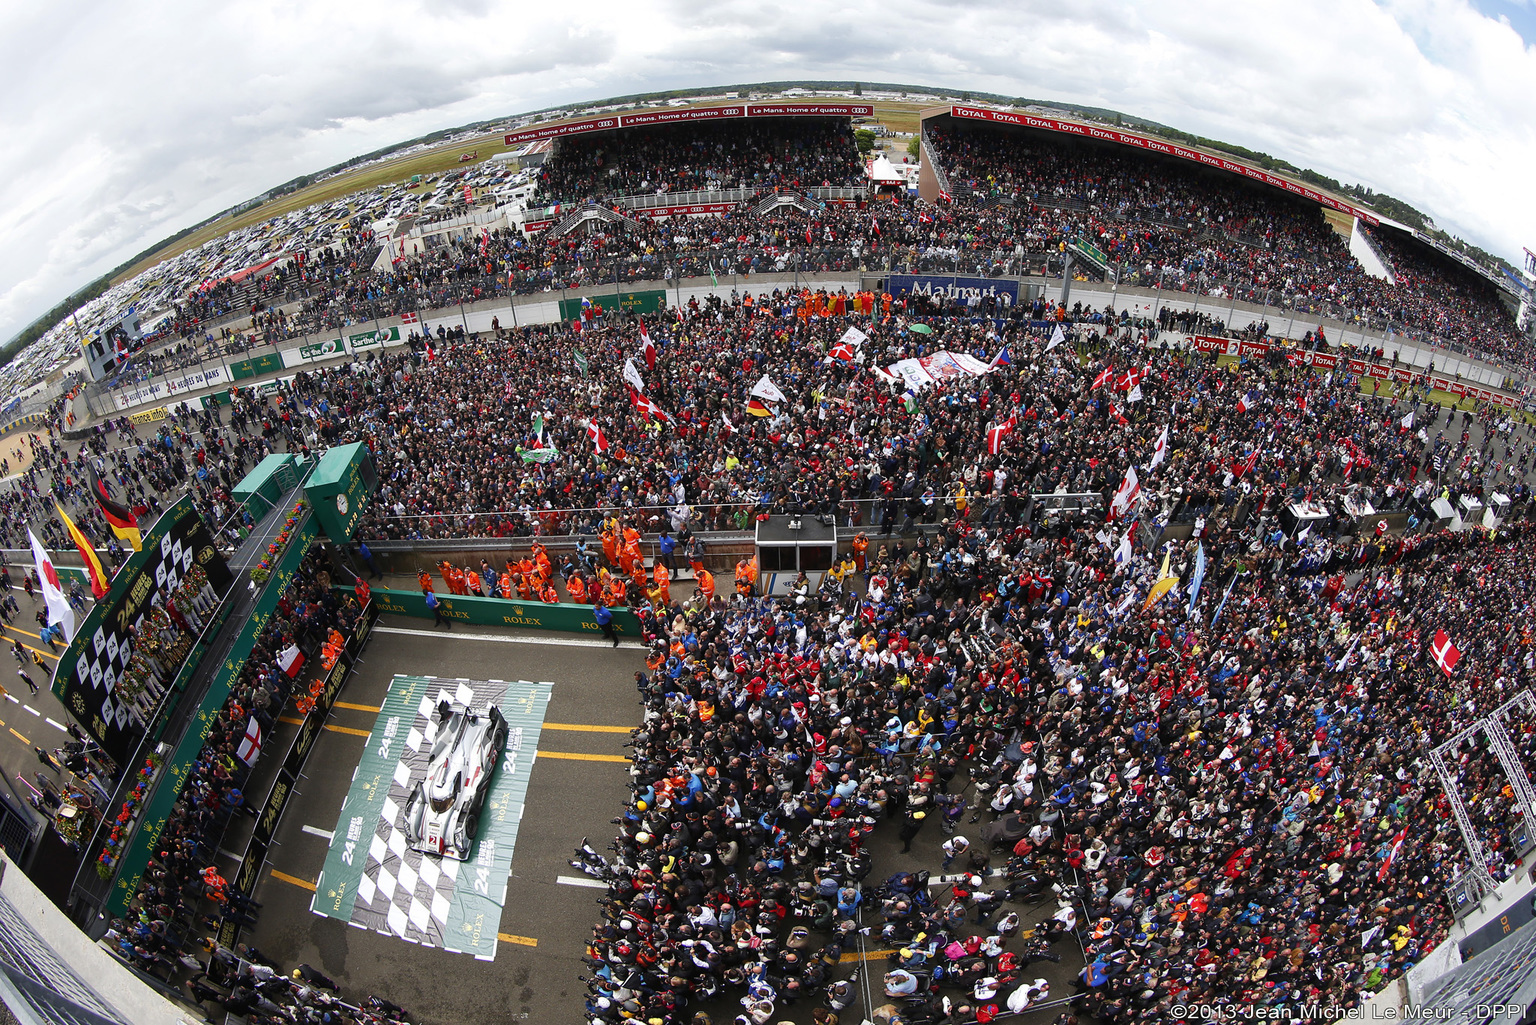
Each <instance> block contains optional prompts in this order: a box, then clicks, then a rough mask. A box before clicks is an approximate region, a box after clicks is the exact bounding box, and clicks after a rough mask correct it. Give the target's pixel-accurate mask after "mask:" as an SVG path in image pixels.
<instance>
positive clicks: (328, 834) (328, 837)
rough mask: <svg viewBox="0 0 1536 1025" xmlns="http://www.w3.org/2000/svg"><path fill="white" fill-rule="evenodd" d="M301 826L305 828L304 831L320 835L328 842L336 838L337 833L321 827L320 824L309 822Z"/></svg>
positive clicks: (312, 834) (311, 834)
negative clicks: (310, 823)
mask: <svg viewBox="0 0 1536 1025" xmlns="http://www.w3.org/2000/svg"><path fill="white" fill-rule="evenodd" d="M299 828H300V829H302V830H304V832H306V833H308V834H309V835H310V836H318V837H319V838H320V839H322V840H324V841H325V842H326V843H330V842H331V841H332V840H334V839H336V834H335V833H333V832H331V831H330V830H329V829H321V828H319V827H318V826H311V825H309V824H308V823H305V824H304V825H302V826H300V827H299Z"/></svg>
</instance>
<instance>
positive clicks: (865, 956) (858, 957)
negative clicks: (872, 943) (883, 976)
mask: <svg viewBox="0 0 1536 1025" xmlns="http://www.w3.org/2000/svg"><path fill="white" fill-rule="evenodd" d="M894 953H896V951H895V950H894V949H892V950H870V951H866V952H865V953H862V954H860V953H859V952H858V951H854V952H853V953H851V954H844V955H843V956H842V957H840V958H838V959H837V963H838V964H851V963H852V962H854V961H868V960H872V959H874V958H877V957H889V956H890V955H891V954H894Z"/></svg>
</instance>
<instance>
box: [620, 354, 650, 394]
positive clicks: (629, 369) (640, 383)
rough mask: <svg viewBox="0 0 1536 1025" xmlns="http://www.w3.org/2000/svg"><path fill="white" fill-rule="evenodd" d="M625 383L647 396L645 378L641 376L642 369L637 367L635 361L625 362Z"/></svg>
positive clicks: (627, 360) (628, 360)
mask: <svg viewBox="0 0 1536 1025" xmlns="http://www.w3.org/2000/svg"><path fill="white" fill-rule="evenodd" d="M624 383H625V384H627V385H629V386H630V388H632V389H634V390H635V391H637V392H640V393H641V394H642V395H643V394H645V378H643V377H641V376H640V368H639V367H637V366H635V361H634V360H632V359H626V360H625V361H624Z"/></svg>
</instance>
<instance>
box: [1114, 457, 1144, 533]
mask: <svg viewBox="0 0 1536 1025" xmlns="http://www.w3.org/2000/svg"><path fill="white" fill-rule="evenodd" d="M1140 492H1141V482H1140V481H1139V480H1137V479H1136V467H1134V466H1130V467H1127V468H1126V470H1125V480H1124V481H1122V482H1121V484H1120V489H1119V490H1118V491H1116V492H1115V497H1114V498H1113V499H1111V500H1110V503H1109V518H1110V519H1112V520H1113V519H1116V518H1118V517H1120V516H1124V515H1125V514H1126V512H1127V511H1128V510H1129V509H1130V508H1131V503H1133V502H1135V501H1136V496H1137V495H1138V494H1140Z"/></svg>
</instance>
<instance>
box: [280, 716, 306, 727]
mask: <svg viewBox="0 0 1536 1025" xmlns="http://www.w3.org/2000/svg"><path fill="white" fill-rule="evenodd" d="M277 721H278V722H285V723H287V724H288V725H290V726H303V725H304V720H303V719H295V718H294V717H293V716H291V715H280V716H278V717H277Z"/></svg>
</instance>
